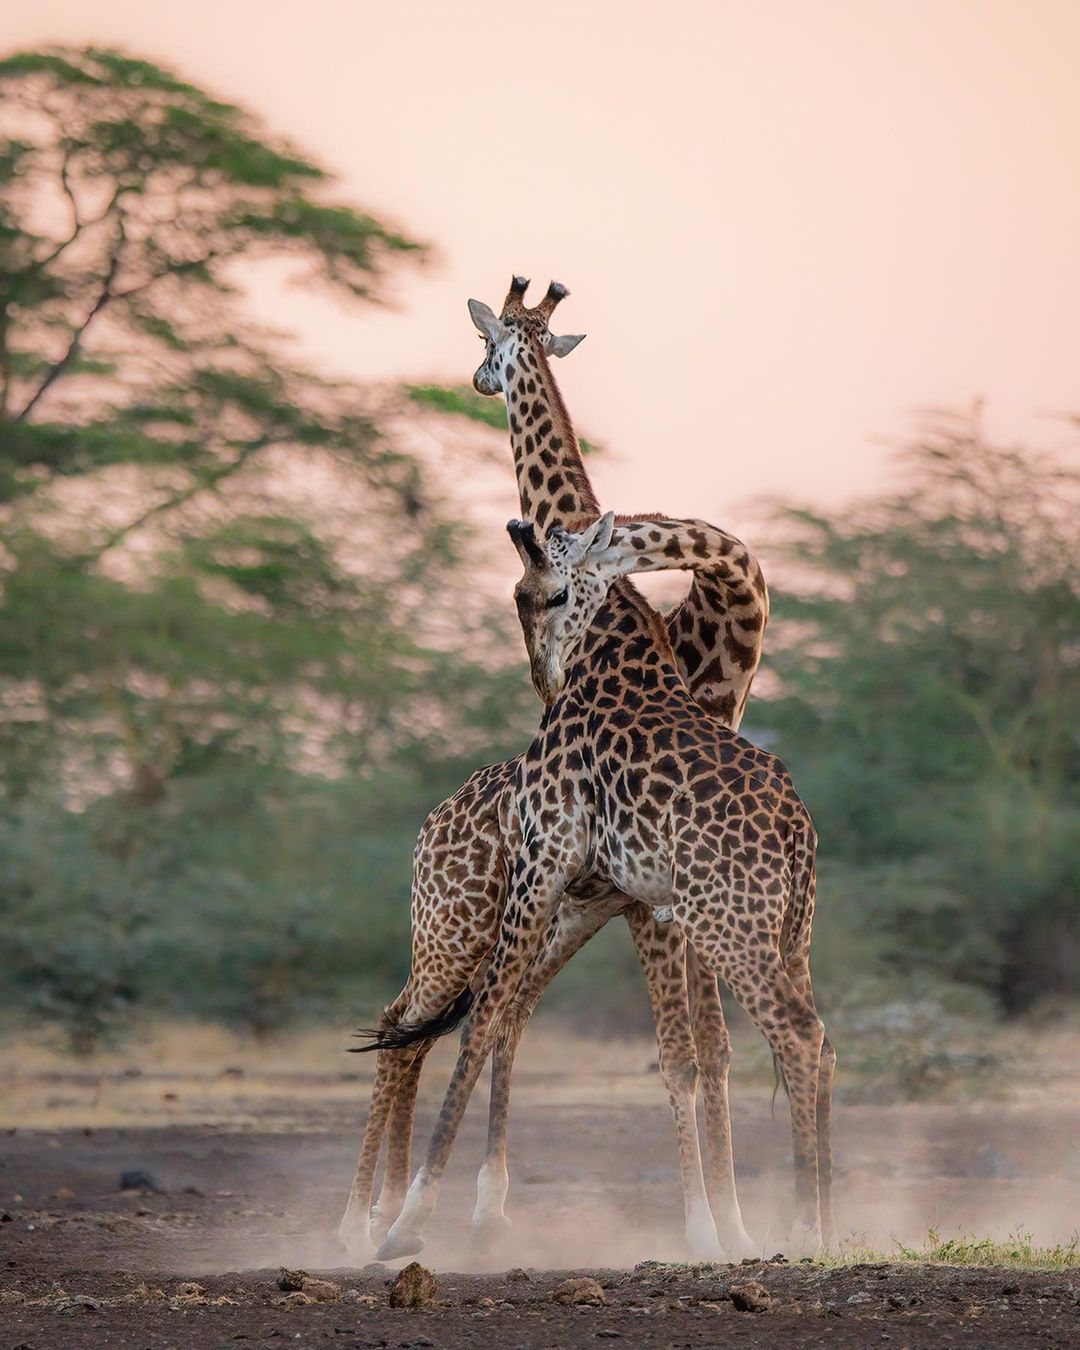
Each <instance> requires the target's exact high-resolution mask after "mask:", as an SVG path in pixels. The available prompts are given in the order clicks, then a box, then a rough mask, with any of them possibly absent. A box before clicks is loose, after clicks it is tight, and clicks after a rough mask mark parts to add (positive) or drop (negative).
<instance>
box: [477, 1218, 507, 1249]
mask: <svg viewBox="0 0 1080 1350" xmlns="http://www.w3.org/2000/svg"><path fill="white" fill-rule="evenodd" d="M512 1227H513V1225H512V1224H511V1222H510V1220H509V1219H508V1218H507V1217H506V1215H505V1214H484V1215H481V1216H480V1217H479V1218H477V1217H474V1218H473V1221H472V1233H473V1237H474V1238H475V1240H476V1241H477V1242H479V1243H483V1244H485V1245H491V1244H493V1243H496V1242H498V1241H499V1239H500V1238H502V1237H505V1236H506V1233H507V1230H508V1229H510V1228H512Z"/></svg>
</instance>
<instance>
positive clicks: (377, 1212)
mask: <svg viewBox="0 0 1080 1350" xmlns="http://www.w3.org/2000/svg"><path fill="white" fill-rule="evenodd" d="M404 1202H405V1196H404V1195H403V1194H402V1192H400V1191H399V1190H397V1188H396V1187H395V1188H394V1189H393V1190H392V1191H391V1190H388V1189H387V1187H386V1186H385V1185H384V1186H383V1188H382V1190H381V1191H380V1192H379V1198H378V1200H376V1202H375V1203H374V1204H373V1205H372V1207H371V1221H370V1231H371V1240H372V1242H374V1243H376V1244H378V1243H380V1242H381V1241H382V1240H383V1238H384V1237H386V1235H387V1233H388V1232H389V1231H390V1225H391V1224H392V1223H393V1222H394V1220H395V1219H396V1218H397V1216H398V1215H399V1214H400V1213H401V1207H402V1205H403V1204H404Z"/></svg>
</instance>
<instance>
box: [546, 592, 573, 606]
mask: <svg viewBox="0 0 1080 1350" xmlns="http://www.w3.org/2000/svg"><path fill="white" fill-rule="evenodd" d="M569 599H570V591H569V589H568V588H567V587H565V586H564V587H563V589H562V590H561V591H556V592H555V594H554V595H553V596H552V597H551V598H550V599H549V600H548V602H547V607H548V609H558V608H559V606H560V605H565V604H566V602H567V600H569Z"/></svg>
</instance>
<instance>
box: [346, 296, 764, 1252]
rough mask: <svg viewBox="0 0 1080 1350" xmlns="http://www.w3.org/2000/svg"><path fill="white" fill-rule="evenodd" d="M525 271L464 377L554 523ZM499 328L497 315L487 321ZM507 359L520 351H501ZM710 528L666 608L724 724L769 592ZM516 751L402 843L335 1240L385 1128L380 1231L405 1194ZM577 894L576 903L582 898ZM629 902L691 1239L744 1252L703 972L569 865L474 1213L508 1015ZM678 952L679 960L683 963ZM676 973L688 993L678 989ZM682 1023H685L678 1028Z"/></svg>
mask: <svg viewBox="0 0 1080 1350" xmlns="http://www.w3.org/2000/svg"><path fill="white" fill-rule="evenodd" d="M526 284H527V283H525V282H524V281H522V280H521V279H520V278H515V279H514V282H513V283H512V285H511V288H510V293H509V294H508V296H507V299H506V303H505V304H504V306H503V312H502V314H501V315H500V316H498V317H496V316H494V315H493V314H492V313H491V311H490V310H488V309H487V307H486V306H482V305H480V304H479V303H478V302H475V301H473V302H471V303H470V311H471V312H472V314H473V319H474V323H476V324H477V326H478V327H481V330H482V331H483V327H484V326H487V327H491V328H492V329H493V333H494V339H495V340H489V339H488V338H487V337H486V335H485V341H486V343H487V347H486V351H485V357H484V362H483V363H482V365H481V367H480V369H479V370H478V371H477V374H476V377H475V380H474V383H475V384H476V387H477V388H478V389H480V390H481V391H482V392H485V393H489V394H490V393H495V392H499V391H501V392H503V393H504V394H505V396H506V399H507V405H508V420H509V423H510V431H511V444H512V448H513V452H514V462H515V468H516V472H517V478H518V486H519V496H520V500H521V504H522V509H523V510H524V511H535V512H536V513H537V514H538V515H541V516H543V517H544V518H545V519H546V520H547V521H549V522H550V523H552V524H557V523H558V522H559V521H561V520H563V521H565V520H570V519H575V518H577V517H579V516H581V515H582V514H586V515H587V514H595V513H596V512H597V511H598V507H597V503H596V499H595V496H594V495H593V492H592V489H591V486H590V484H589V481H588V477H587V475H586V472H585V469H584V465H583V464H582V462H581V458H580V454H579V451H578V444H577V438H576V436H575V435H574V432H573V428H572V425H571V423H570V419H569V416H568V415H567V413H566V409H565V405H564V404H563V402H562V399H561V397H560V395H559V392H558V389H557V387H556V385H555V382H554V378H553V376H552V373H551V370H550V366H549V364H548V358H549V357H550V356H551V355H565V354H566V353H567V352H568V351H569V350H572V348H573V347H574V346H575V345H576V343H577V342H578V341H579V340H580V339H577V338H554V337H553V336H552V335H551V334H550V331H549V329H548V319H549V318H550V314H551V312H552V310H553V309H554V306H555V304H556V303H558V301H559V300H560V299H561V298H562V297H563V296H564V295H565V294H566V292H565V288H563V287H561V286H559V285H557V284H555V283H553V284H552V286H551V287H550V288H549V290H548V293H547V295H546V296H545V298H544V300H543V301H542V302H541V304H540V305H538V306H537V307H536V308H535V309H534V310H528V309H526V307H525V305H524V303H523V296H524V291H525V288H526ZM496 324H497V325H499V327H498V328H494V325H496ZM515 356H516V358H517V360H516V361H515V359H514V358H515ZM726 541H727V537H726V536H725V537H723V540H722V541H721V540H719V539H715V538H712V537H711V538H710V544H711V545H716V546H717V548H718V549H720V550H721V551H714V552H710V551H709V550H708V549H705V550H699V551H697V552H696V553H695V554H694V555H693V556H691V557H689V558H688V559H687V560H685V561H684V563H682V564H680V565H681V566H686V567H688V568H689V570H691V571H692V573H693V577H694V580H693V584H692V586H691V590H690V593H689V595H688V596H687V598H686V600H685V601H684V602H683V604H682V605H681V606H679V607H678V608H677V609H676V610H675V611H674V612H673V613H672V614H670V615H669V616H668V619H667V623H668V631H669V633H670V637H671V642H672V645H673V647H674V649H675V651H676V652H677V657H676V659H677V662H678V666H679V669H680V671H681V672H682V675H683V676H684V677H685V679H686V681H687V684H688V686H689V688H690V689H691V691H692V692H693V694H694V697H695V698H697V699H698V700H699V702H700V703H701V704H702V706H703V707H704V708H705V709H707V710H708V711H709V712H710V713H711V714H712V715H714V716H716V717H717V718H719V719H720V720H721V721H724V722H727V723H730V724H733V725H737V724H738V720H739V718H740V717H741V715H742V711H743V708H744V706H745V702H746V697H747V694H748V692H749V686H750V682H751V680H752V677H753V674H754V671H755V670H756V667H757V664H758V660H759V657H760V652H761V640H762V636H763V633H764V628H765V623H766V620H767V614H768V605H767V593H766V591H765V587H764V583H763V580H762V579H761V575H760V570H759V569H757V567H756V564H753V562H752V560H748V567H747V571H746V574H745V575H744V576H741V577H739V576H736V575H735V574H734V572H733V571H732V569H731V567H730V564H729V562H728V560H727V559H728V555H729V553H730V550H729V549H728V547H727V544H726ZM517 764H518V761H517V760H511V761H507V762H506V763H504V764H501V765H493V766H490V767H489V768H487V769H483V770H480V771H478V773H476V774H474V775H473V776H472V778H470V779H469V780H468V782H467V783H466V784H465V785H464V786H463V787H462V788H461V789H460V790H459V792H458V793H456V794H455V795H454V796H453V797H452V798H450V799H449V800H448V801H447V802H445V803H443V804H442V806H440V807H438V808H436V810H435V811H434V812H432V814H431V816H430V817H429V818H428V820H427V821H426V822H425V825H424V827H423V829H422V831H421V835H420V838H419V840H418V844H417V850H416V856H415V864H414V890H413V963H412V973H411V975H410V979H409V983H408V984H407V985H406V988H405V989H404V990H403V991H402V994H401V995H400V996H399V997H398V999H396V1000H395V1001H394V1003H393V1004H391V1005H390V1007H389V1008H388V1009H387V1012H386V1014H385V1015H384V1018H383V1021H382V1024H381V1035H380V1037H379V1038H378V1039H377V1040H376V1041H375V1043H374V1044H375V1046H376V1047H382V1048H381V1049H380V1051H379V1065H378V1069H377V1073H376V1083H375V1088H374V1091H373V1095H372V1107H371V1112H370V1114H369V1119H368V1125H367V1128H366V1130H365V1139H364V1145H363V1147H362V1150H361V1157H360V1161H359V1164H358V1168H357V1176H356V1181H355V1182H354V1186H353V1190H352V1194H351V1197H350V1203H349V1207H348V1210H347V1212H346V1216H345V1219H344V1220H343V1223H342V1236H343V1238H344V1239H345V1241H346V1243H347V1245H349V1246H350V1248H353V1249H355V1248H359V1247H361V1246H362V1238H363V1237H364V1236H366V1229H367V1225H368V1207H369V1204H370V1195H371V1183H372V1178H373V1175H374V1169H375V1163H376V1160H377V1157H378V1150H379V1145H380V1143H381V1140H382V1136H383V1132H384V1131H385V1130H387V1129H388V1132H389V1151H388V1158H387V1168H386V1174H385V1177H384V1183H383V1190H382V1193H381V1195H380V1197H379V1201H378V1204H377V1205H376V1207H375V1209H374V1211H373V1212H372V1216H371V1230H372V1235H373V1236H374V1237H375V1238H376V1240H381V1239H382V1238H383V1237H384V1236H385V1233H386V1229H387V1227H388V1226H389V1224H390V1222H391V1221H392V1220H393V1219H394V1217H395V1216H396V1215H397V1213H398V1210H399V1209H400V1206H401V1203H402V1200H403V1198H404V1192H405V1186H406V1184H407V1181H408V1170H409V1140H410V1135H411V1127H412V1119H413V1108H414V1102H415V1094H416V1087H417V1083H418V1077H419V1072H420V1066H421V1064H422V1062H423V1057H424V1054H425V1053H426V1050H427V1049H428V1048H429V1047H430V1045H431V1043H432V1042H431V1037H432V1036H433V1035H436V1034H439V1033H440V1032H441V1031H443V1030H446V1029H448V1028H449V1027H450V1026H452V1025H453V1024H454V1023H455V1022H456V1021H457V1020H459V1018H460V1015H461V1014H462V1013H463V1012H464V1011H465V1010H466V1009H467V1005H468V988H467V987H468V982H469V980H470V979H471V978H472V976H473V974H474V972H475V970H476V968H477V966H478V965H479V963H480V961H481V960H482V958H483V956H484V955H485V954H486V953H487V951H488V950H489V949H490V947H491V946H492V945H493V944H494V941H495V938H496V936H497V932H498V926H499V922H500V920H501V916H502V910H503V907H504V904H505V895H506V886H507V877H506V861H507V860H506V839H505V836H504V834H503V828H502V826H501V825H500V821H501V820H503V819H505V816H506V812H507V802H508V800H509V798H510V796H511V794H512V791H513V782H514V777H515V774H516V771H517ZM586 900H589V901H591V903H585V901H586ZM619 912H622V913H624V914H625V915H626V917H627V920H628V922H629V924H630V928H631V932H632V934H633V937H634V941H635V944H636V946H637V949H638V953H639V956H640V958H641V961H642V965H643V967H644V970H645V973H646V979H647V984H648V988H649V993H650V999H651V1002H652V1006H653V1011H654V1015H655V1019H656V1022H657V1032H658V1038H659V1042H660V1060H661V1071H662V1074H663V1077H664V1081H665V1084H666V1085H667V1087H668V1092H669V1097H670V1099H671V1103H672V1108H673V1111H674V1114H675V1118H676V1127H677V1135H678V1138H679V1143H680V1162H681V1173H682V1178H683V1189H684V1199H685V1203H686V1212H687V1236H688V1242H689V1245H690V1248H691V1251H692V1253H693V1254H694V1255H695V1256H698V1257H701V1258H704V1257H707V1256H716V1255H717V1254H718V1252H719V1250H720V1248H719V1246H718V1244H717V1235H716V1229H717V1228H719V1230H720V1240H721V1242H722V1244H723V1250H724V1251H725V1252H726V1253H727V1254H728V1255H729V1256H735V1257H738V1256H740V1255H745V1254H748V1253H749V1252H750V1251H751V1250H753V1248H752V1244H751V1243H750V1240H749V1238H748V1237H747V1235H746V1233H745V1230H744V1228H743V1226H742V1220H741V1215H740V1213H739V1209H738V1202H737V1199H736V1195H735V1187H734V1176H733V1171H732V1163H731V1139H730V1125H729V1113H728V1104H727V1073H728V1062H729V1058H730V1042H729V1040H728V1036H727V1029H726V1026H725V1023H724V1018H723V1011H722V1007H721V1004H720V999H719V991H718V989H717V984H716V980H715V977H714V976H712V975H711V974H710V973H708V972H706V971H704V970H703V969H702V968H701V967H700V963H698V962H696V960H695V958H694V957H693V954H692V953H689V954H687V952H686V945H685V942H684V940H683V937H682V935H681V933H679V932H678V930H677V929H676V928H675V927H674V926H673V925H672V924H670V923H662V922H657V921H656V920H655V919H654V918H653V916H652V914H651V913H650V911H649V910H648V909H647V908H646V907H644V906H641V905H637V904H633V903H632V902H631V901H630V900H629V899H628V897H626V896H625V895H622V894H620V893H618V892H617V891H614V890H613V889H612V887H611V885H610V883H609V882H607V881H606V880H605V879H603V878H595V877H594V878H587V877H582V878H580V879H579V881H578V882H577V883H576V884H575V886H574V887H572V888H571V890H570V892H569V893H568V895H567V897H566V900H565V902H564V904H563V905H562V906H560V908H559V911H558V914H557V916H556V919H555V921H554V922H553V923H552V925H551V927H550V930H549V932H548V934H547V935H546V939H545V942H544V944H543V947H542V950H541V952H540V954H539V956H538V958H537V960H536V961H535V962H534V963H533V965H532V967H531V968H530V971H529V978H528V980H527V981H525V982H523V983H522V986H521V987H520V988H519V990H518V991H517V995H516V997H515V999H514V1002H513V1004H512V1006H511V1007H510V1008H508V1009H507V1012H506V1015H505V1016H504V1017H503V1019H502V1021H501V1024H500V1038H499V1041H498V1044H497V1047H496V1056H495V1069H494V1074H493V1081H492V1105H491V1127H490V1130H489V1147H488V1154H487V1158H486V1159H485V1162H484V1166H483V1167H482V1169H481V1174H480V1177H479V1180H478V1199H477V1209H476V1215H475V1216H474V1224H475V1225H476V1226H477V1227H478V1228H479V1229H481V1230H484V1229H487V1230H492V1229H497V1228H498V1227H499V1226H500V1225H501V1224H502V1223H503V1222H505V1216H504V1213H503V1206H504V1202H505V1195H506V1188H507V1183H508V1174H507V1168H506V1120H507V1108H508V1099H509V1079H510V1067H511V1064H512V1059H513V1053H514V1049H515V1047H516V1044H517V1040H518V1037H519V1036H520V1033H521V1029H522V1027H523V1025H524V1023H525V1021H526V1020H527V1018H528V1016H529V1013H530V1011H531V1009H532V1007H533V1006H534V1005H535V1002H536V1001H537V999H538V998H539V996H540V994H541V993H542V991H543V989H544V987H545V986H546V984H547V983H548V982H549V981H550V979H551V978H552V977H553V976H554V974H555V973H556V972H557V971H558V969H560V968H561V966H562V965H563V964H564V963H565V961H566V960H568V959H569V957H570V956H571V955H572V954H573V952H575V951H576V950H578V948H579V947H580V946H581V945H582V943H583V942H585V941H586V940H587V939H588V938H589V937H590V936H592V934H593V933H595V932H596V931H597V930H598V928H599V927H600V926H602V924H603V923H604V922H606V921H607V919H608V918H610V917H611V916H612V915H613V914H615V913H619ZM687 965H688V969H686V967H687ZM687 975H689V998H688V991H687ZM691 1028H692V1030H691ZM699 1083H700V1086H701V1088H702V1090H703V1094H704V1099H705V1113H706V1123H707V1138H708V1150H707V1155H706V1160H705V1173H706V1175H707V1178H708V1186H707V1195H708V1197H711V1200H712V1211H713V1213H715V1215H716V1224H715V1226H714V1222H713V1217H712V1214H710V1212H709V1206H708V1199H707V1198H706V1188H705V1185H704V1183H703V1181H702V1163H701V1158H700V1152H699V1149H698V1144H697V1138H696V1126H695V1124H694V1109H693V1106H694V1098H695V1093H696V1089H697V1087H698V1084H699Z"/></svg>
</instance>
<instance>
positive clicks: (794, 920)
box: [780, 817, 817, 966]
mask: <svg viewBox="0 0 1080 1350" xmlns="http://www.w3.org/2000/svg"><path fill="white" fill-rule="evenodd" d="M816 854H817V835H816V833H815V831H814V827H813V825H811V824H810V820H809V817H807V819H806V820H805V822H803V823H801V824H799V825H796V827H795V829H794V831H793V833H792V840H791V894H790V896H789V898H788V906H787V911H786V912H785V914H784V924H783V928H782V930H781V933H780V959H781V960H782V961H783V962H784V964H785V966H786V965H788V963H789V962H790V960H791V958H792V957H793V956H800V955H801V956H804V957H805V954H806V952H807V951H808V950H809V947H810V930H811V928H812V926H813V922H814V899H815V893H816V890H817V876H816V871H815V866H814V860H815V857H816Z"/></svg>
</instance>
